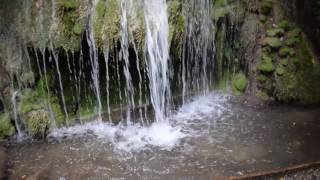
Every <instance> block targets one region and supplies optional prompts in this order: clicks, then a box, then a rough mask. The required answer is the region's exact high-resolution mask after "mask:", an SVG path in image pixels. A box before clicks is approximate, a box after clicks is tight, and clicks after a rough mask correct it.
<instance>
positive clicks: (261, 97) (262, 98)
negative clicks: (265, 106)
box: [256, 91, 269, 101]
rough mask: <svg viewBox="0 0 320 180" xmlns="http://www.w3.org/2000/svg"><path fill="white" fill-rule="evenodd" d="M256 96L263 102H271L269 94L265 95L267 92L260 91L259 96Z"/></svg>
mask: <svg viewBox="0 0 320 180" xmlns="http://www.w3.org/2000/svg"><path fill="white" fill-rule="evenodd" d="M256 96H257V97H258V98H260V99H261V100H263V101H267V100H269V96H268V94H267V93H265V92H263V91H258V92H257V94H256Z"/></svg>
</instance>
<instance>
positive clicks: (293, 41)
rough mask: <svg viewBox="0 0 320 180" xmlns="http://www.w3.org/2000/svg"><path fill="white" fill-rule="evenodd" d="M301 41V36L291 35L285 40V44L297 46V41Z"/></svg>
mask: <svg viewBox="0 0 320 180" xmlns="http://www.w3.org/2000/svg"><path fill="white" fill-rule="evenodd" d="M299 42H300V38H299V37H291V38H288V39H287V40H286V41H285V44H286V45H287V46H291V47H292V46H295V45H296V44H297V43H299Z"/></svg>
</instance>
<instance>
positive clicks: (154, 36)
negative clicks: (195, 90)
mask: <svg viewBox="0 0 320 180" xmlns="http://www.w3.org/2000/svg"><path fill="white" fill-rule="evenodd" d="M144 12H145V13H144V14H145V23H146V46H147V47H146V50H147V51H146V58H147V68H148V77H149V83H150V85H149V89H150V97H151V103H152V106H153V109H154V111H155V121H156V122H160V121H163V120H165V116H166V111H167V109H169V103H168V101H169V98H170V85H169V77H168V69H169V68H168V59H169V44H168V36H169V24H168V15H167V4H166V1H165V0H145V1H144Z"/></svg>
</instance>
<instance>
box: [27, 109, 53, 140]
mask: <svg viewBox="0 0 320 180" xmlns="http://www.w3.org/2000/svg"><path fill="white" fill-rule="evenodd" d="M27 117H28V119H27V125H28V129H29V130H30V131H31V134H32V136H33V137H35V138H37V139H43V138H45V137H46V135H47V131H48V129H49V112H48V111H46V110H36V111H31V112H30V113H28V115H27Z"/></svg>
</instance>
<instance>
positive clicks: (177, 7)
mask: <svg viewBox="0 0 320 180" xmlns="http://www.w3.org/2000/svg"><path fill="white" fill-rule="evenodd" d="M168 12H169V30H170V31H169V42H170V43H171V49H170V51H171V54H172V55H173V57H174V59H179V58H181V53H182V43H183V35H184V34H185V27H186V25H185V18H184V16H183V13H182V4H181V1H179V0H174V1H170V3H169V4H168ZM142 39H144V38H142Z"/></svg>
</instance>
